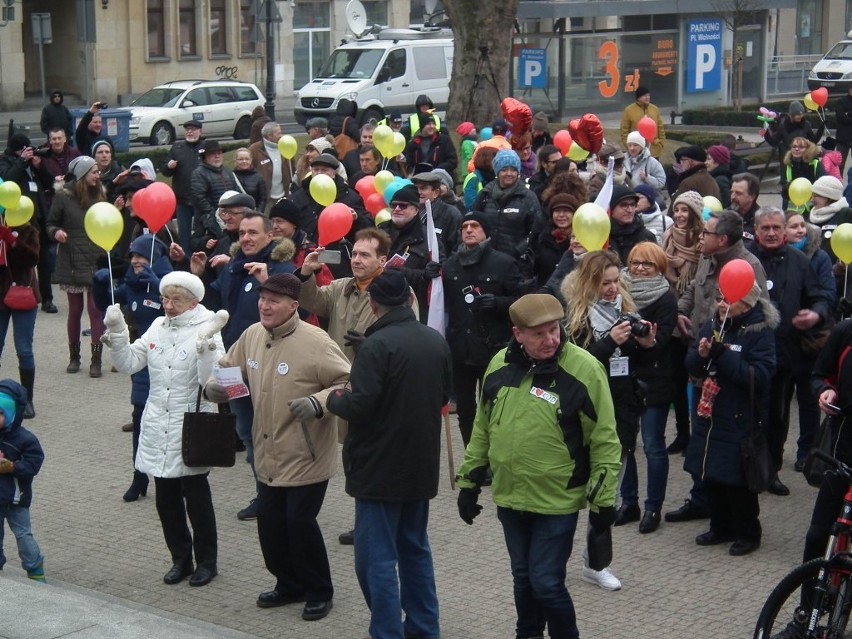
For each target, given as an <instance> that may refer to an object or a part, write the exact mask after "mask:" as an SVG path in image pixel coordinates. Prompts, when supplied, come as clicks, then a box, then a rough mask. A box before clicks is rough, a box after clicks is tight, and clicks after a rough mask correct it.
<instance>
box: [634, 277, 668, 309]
mask: <svg viewBox="0 0 852 639" xmlns="http://www.w3.org/2000/svg"><path fill="white" fill-rule="evenodd" d="M622 276H623V277H624V278H625V279H626V280H627V282H628V284H629V285H630V296H631V297H632V298H633V302H634V303H635V304H636V308H639V309H643V308H647V307H648V306H650V305H651V304H653V303H654V302H656V301H657V300H658V299H660V298H661V297H662V296H663V295H665V294H666V293H668V292H669V291H670V290H671V284H669V281H668V280H667V279H666V278H665V276H663V275H662V274H657V275H655V276H654V277H632V276H631V275H630V272H629V271H628V270H627V269H624V272H623V275H622Z"/></svg>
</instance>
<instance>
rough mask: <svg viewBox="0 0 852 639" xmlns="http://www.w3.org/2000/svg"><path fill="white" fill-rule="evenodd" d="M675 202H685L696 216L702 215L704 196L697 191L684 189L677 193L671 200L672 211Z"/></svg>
mask: <svg viewBox="0 0 852 639" xmlns="http://www.w3.org/2000/svg"><path fill="white" fill-rule="evenodd" d="M676 204H686V205H687V206H688V207H689V208H690V210H691V211H692V212H693V213H695V214H696V215H697V216H698V217H702V216H703V215H704V198H702V197H701V194H700V193H698V191H684V192H683V193H681V194H680V195H678V196H677V197H676V198H675V201H674V202H672V211H674V207H675V205H676Z"/></svg>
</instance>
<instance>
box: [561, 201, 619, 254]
mask: <svg viewBox="0 0 852 639" xmlns="http://www.w3.org/2000/svg"><path fill="white" fill-rule="evenodd" d="M571 229H572V231H573V232H574V236H575V237H576V238H577V241H578V242H580V244H582V245H583V248H585V249H586V250H587V251H597V250H600V249H602V248H603V246H604V244H606V241H607V239H609V230H610V223H609V215H607V214H606V211H605V210H603V208H601V207H600V206H598V205H597V204H595V203H594V202H586V203H585V204H583V205H582V206H581V207H580V208H578V209H577V210H576V211H575V212H574V221H573V223H572V227H571Z"/></svg>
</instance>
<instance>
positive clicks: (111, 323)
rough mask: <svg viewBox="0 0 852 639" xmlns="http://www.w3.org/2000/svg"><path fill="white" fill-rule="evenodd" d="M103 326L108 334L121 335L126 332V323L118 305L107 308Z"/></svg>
mask: <svg viewBox="0 0 852 639" xmlns="http://www.w3.org/2000/svg"><path fill="white" fill-rule="evenodd" d="M104 326H106V327H107V329H108V332H110V333H123V332H124V331H126V330H127V322H125V321H124V314H123V313H122V312H121V307H119V305H118V304H113V305H111V306H108V307H107V310H106V315H104Z"/></svg>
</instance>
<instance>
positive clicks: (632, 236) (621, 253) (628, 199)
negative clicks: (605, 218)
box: [609, 184, 657, 265]
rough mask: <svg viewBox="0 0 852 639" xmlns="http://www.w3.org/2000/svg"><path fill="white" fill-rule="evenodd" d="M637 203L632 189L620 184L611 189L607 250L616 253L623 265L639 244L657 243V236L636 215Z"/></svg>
mask: <svg viewBox="0 0 852 639" xmlns="http://www.w3.org/2000/svg"><path fill="white" fill-rule="evenodd" d="M638 202H639V196H638V195H636V193H634V192H633V190H632V189H630V188H628V187H626V186H624V185H621V184H619V185H617V186H615V187H613V189H612V197H610V199H609V210H610V231H609V250H610V251H613V252H615V253H617V254H618V257H619V258H620V259H621V263H622V264H624V265H626V264H627V256H628V255H630V251H632V250H633V247H634V246H636V245H637V244H639V242H654V243H655V244H656V242H657V236H656V235H654V233H653V232H652V231H649V230H648V229H646V228H645V223H644V222H643V221H642V216H641V215H636V204H637V203H638Z"/></svg>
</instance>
